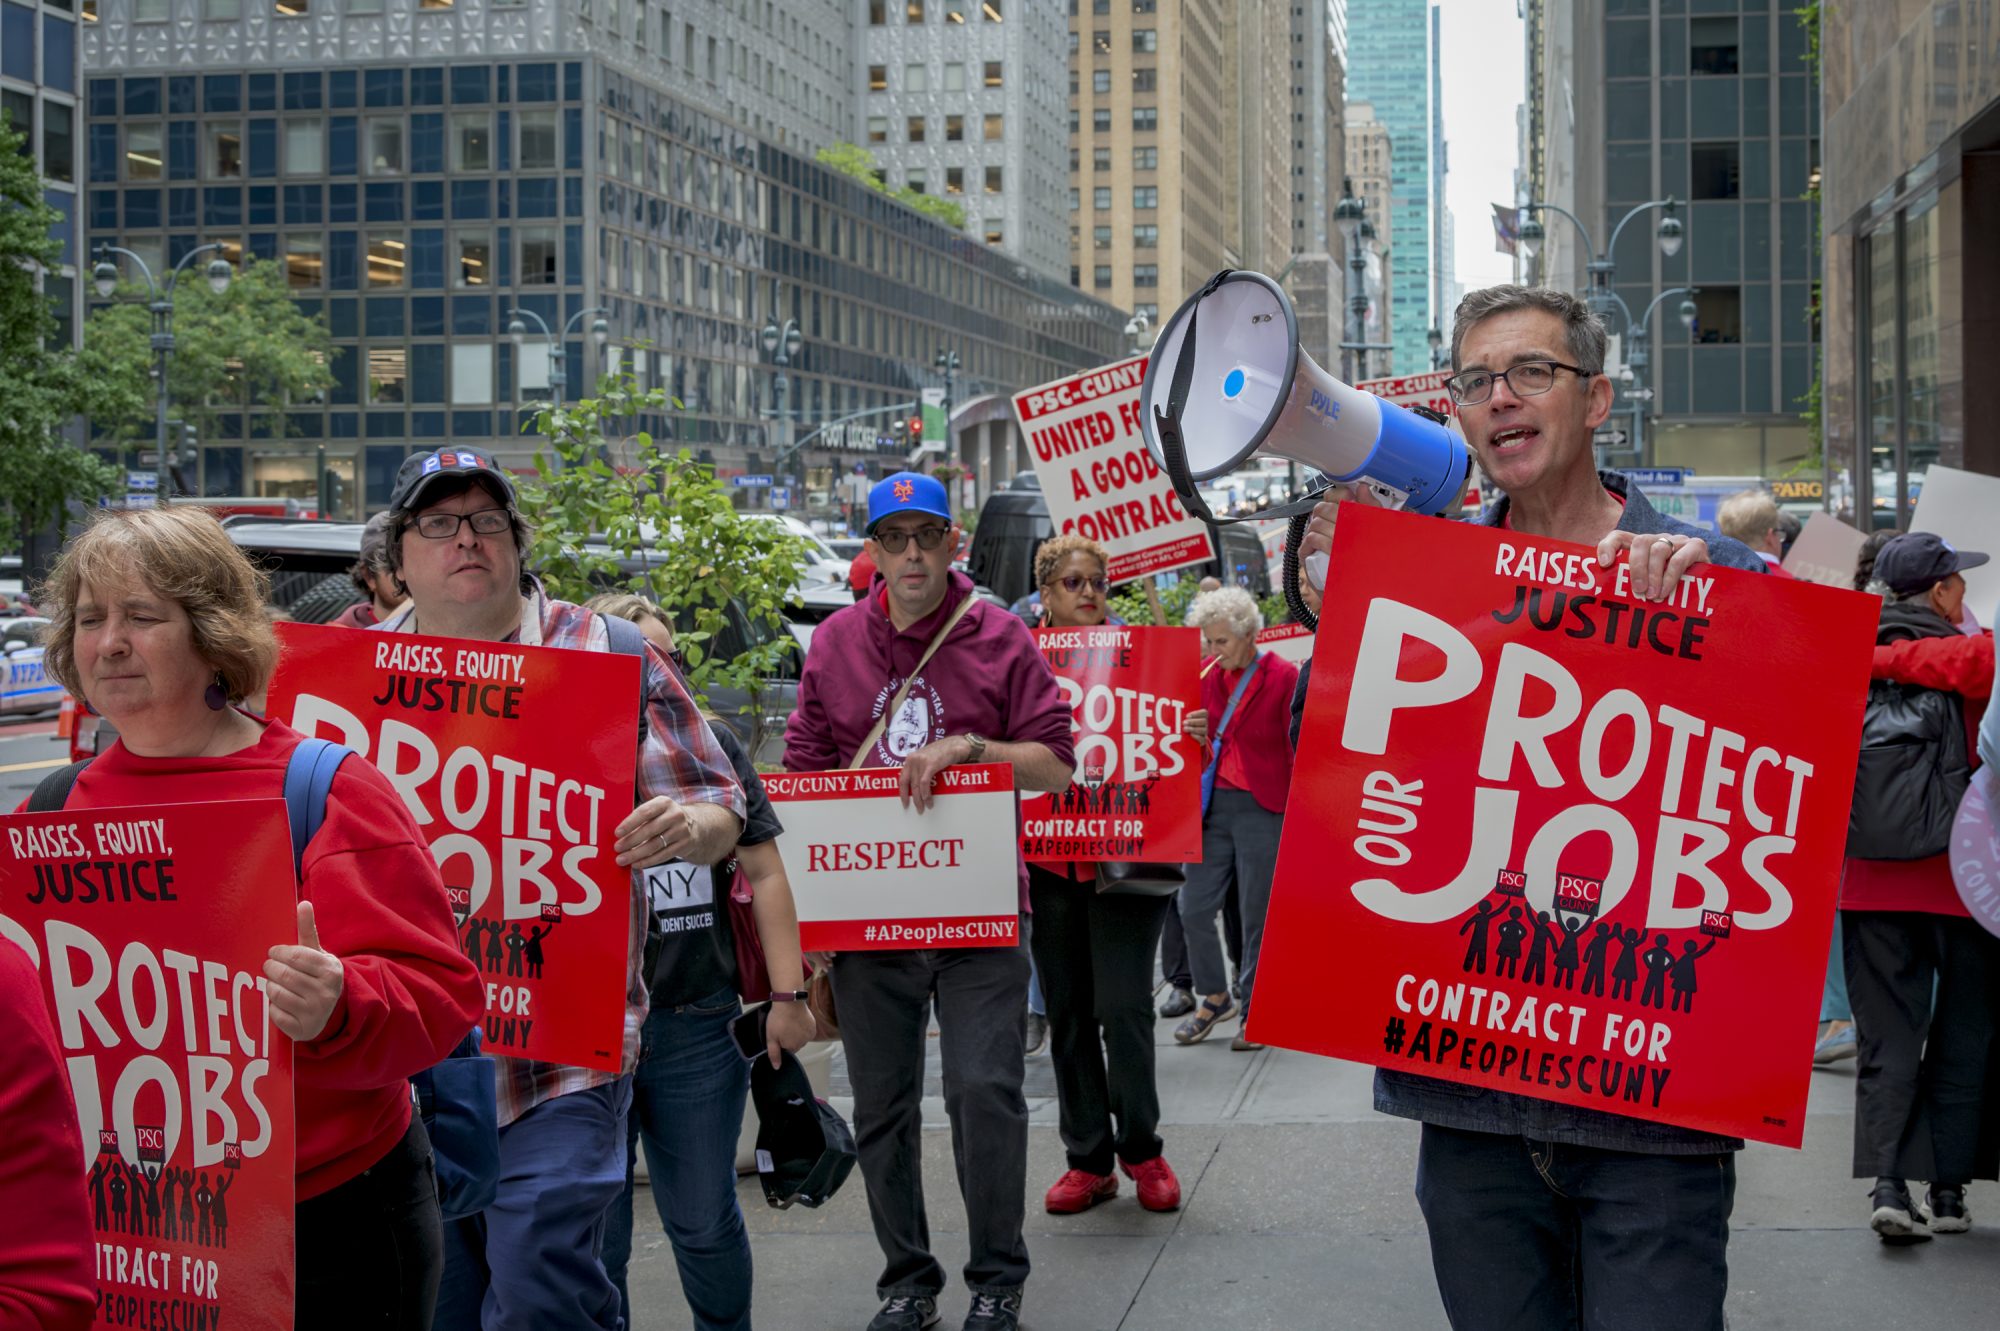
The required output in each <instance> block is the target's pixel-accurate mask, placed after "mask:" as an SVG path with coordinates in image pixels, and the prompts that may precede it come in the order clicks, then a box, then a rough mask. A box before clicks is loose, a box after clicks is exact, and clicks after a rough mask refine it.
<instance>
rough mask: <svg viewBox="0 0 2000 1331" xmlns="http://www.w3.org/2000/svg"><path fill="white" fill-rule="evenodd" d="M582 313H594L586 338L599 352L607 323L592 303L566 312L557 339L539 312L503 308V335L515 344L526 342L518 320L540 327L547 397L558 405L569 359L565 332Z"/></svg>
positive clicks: (571, 329)
mask: <svg viewBox="0 0 2000 1331" xmlns="http://www.w3.org/2000/svg"><path fill="white" fill-rule="evenodd" d="M586 314H594V315H596V316H597V318H596V319H594V320H592V321H591V325H590V340H591V343H592V344H593V345H594V346H596V347H597V348H598V350H600V351H602V350H603V349H604V344H605V343H606V342H609V341H610V340H611V325H610V324H609V323H607V322H605V319H604V315H605V310H604V308H603V307H602V306H599V305H593V306H591V307H590V308H589V309H587V310H578V311H577V312H576V313H575V314H572V315H570V317H569V322H568V323H566V324H564V325H563V331H562V337H561V338H560V339H558V338H557V337H556V335H555V334H554V333H553V332H551V331H550V330H549V324H548V320H546V319H544V318H542V316H541V315H539V314H536V313H535V312H534V311H533V310H526V309H517V310H509V311H507V320H508V323H507V336H508V337H510V338H512V339H513V340H514V345H515V346H517V347H520V346H525V345H526V344H527V341H528V325H526V324H525V323H522V322H521V320H522V319H524V318H527V319H533V320H534V321H535V327H537V328H539V329H541V330H542V337H543V339H544V340H545V341H547V342H548V344H549V400H550V402H552V403H553V404H554V405H555V406H558V407H560V406H561V405H562V403H563V387H564V385H566V384H568V383H569V370H568V366H567V362H568V360H569V350H568V343H569V335H570V334H571V333H574V332H575V331H576V326H577V324H578V323H579V322H581V321H582V319H583V316H584V315H586Z"/></svg>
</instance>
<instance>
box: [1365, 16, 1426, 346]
mask: <svg viewBox="0 0 2000 1331" xmlns="http://www.w3.org/2000/svg"><path fill="white" fill-rule="evenodd" d="M1430 9H1431V0H1348V3H1347V44H1348V50H1349V52H1350V56H1349V60H1348V68H1347V99H1348V100H1349V101H1351V102H1368V103H1370V104H1371V105H1373V106H1374V108H1375V118H1376V119H1377V120H1379V121H1380V122H1381V123H1382V124H1383V125H1384V126H1385V127H1386V128H1387V129H1388V131H1389V141H1390V146H1391V156H1390V167H1391V172H1392V174H1391V177H1390V178H1391V180H1392V181H1393V182H1394V190H1393V197H1392V199H1391V200H1390V208H1389V221H1390V226H1391V228H1392V232H1391V236H1390V246H1389V264H1390V271H1391V275H1392V276H1391V281H1390V284H1389V291H1390V297H1389V300H1390V308H1389V339H1388V340H1389V341H1391V342H1393V343H1394V344H1395V348H1396V349H1395V351H1394V352H1393V353H1392V355H1393V360H1394V365H1393V368H1394V370H1395V372H1396V373H1398V374H1415V373H1419V372H1421V371H1424V370H1428V369H1430V365H1431V359H1430V355H1431V353H1430V346H1429V344H1428V343H1427V342H1426V341H1425V337H1426V335H1427V334H1428V333H1429V332H1430V328H1431V324H1432V322H1433V320H1434V319H1435V318H1437V317H1439V316H1438V314H1437V313H1436V311H1434V309H1433V307H1432V299H1433V294H1434V292H1435V291H1436V290H1437V287H1438V282H1439V281H1440V280H1441V275H1440V274H1438V273H1437V272H1436V269H1437V267H1438V264H1439V262H1440V260H1441V258H1442V256H1441V255H1439V254H1438V253H1436V249H1435V243H1434V242H1435V240H1436V236H1435V234H1434V228H1433V219H1432V212H1433V210H1434V208H1435V207H1436V205H1438V204H1442V203H1443V200H1442V199H1441V198H1437V197H1435V191H1437V190H1438V189H1439V188H1440V187H1441V185H1442V182H1443V178H1444V163H1443V161H1442V159H1441V149H1442V145H1441V135H1442V129H1441V128H1440V126H1439V125H1438V124H1437V123H1436V120H1437V105H1438V103H1437V100H1436V98H1435V96H1434V92H1433V87H1432V83H1433V79H1434V77H1435V72H1436V69H1437V63H1436V55H1435V52H1434V51H1433V49H1432V37H1433V33H1434V31H1435V29H1434V27H1433V24H1432V19H1431V14H1430ZM1371 359H1372V358H1371ZM1378 363H1379V362H1378Z"/></svg>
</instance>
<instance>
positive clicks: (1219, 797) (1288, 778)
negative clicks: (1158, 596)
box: [1174, 587, 1299, 1050]
mask: <svg viewBox="0 0 2000 1331" xmlns="http://www.w3.org/2000/svg"><path fill="white" fill-rule="evenodd" d="M1187 622H1188V625H1189V626H1190V627H1192V628H1198V629H1200V630H1201V638H1202V648H1203V650H1204V651H1206V652H1207V653H1208V654H1209V655H1210V656H1211V657H1213V658H1214V660H1213V663H1212V665H1211V667H1210V668H1208V669H1207V671H1206V673H1205V674H1203V676H1202V680H1201V704H1202V710H1201V711H1200V712H1198V713H1195V714H1193V715H1191V716H1190V717H1189V718H1188V722H1189V724H1188V730H1189V733H1190V734H1193V735H1194V736H1195V739H1196V741H1197V742H1199V743H1201V744H1203V745H1205V746H1206V747H1207V751H1208V767H1207V770H1206V771H1204V772H1203V773H1202V778H1201V783H1202V820H1201V845H1202V859H1201V863H1200V864H1191V865H1189V866H1188V880H1187V885H1186V886H1185V887H1183V888H1182V889H1181V898H1180V907H1181V924H1182V926H1183V927H1184V928H1185V929H1186V931H1187V949H1188V963H1189V965H1190V967H1191V968H1192V970H1193V971H1194V983H1195V990H1196V992H1197V993H1199V994H1201V995H1202V999H1201V1003H1200V1004H1199V1005H1198V1006H1197V1007H1196V1008H1195V1010H1194V1013H1193V1015H1191V1016H1189V1017H1188V1019H1187V1020H1186V1021H1183V1022H1182V1023H1181V1024H1180V1025H1179V1026H1177V1027H1175V1028H1174V1039H1176V1040H1178V1041H1179V1042H1180V1043H1182V1044H1194V1043H1196V1042H1197V1041H1199V1040H1203V1039H1206V1038H1207V1037H1208V1033H1209V1032H1210V1031H1211V1030H1213V1029H1214V1028H1215V1025H1216V1023H1217V1022H1220V1021H1226V1020H1227V1019H1228V1018H1229V1017H1230V1016H1232V1015H1234V1013H1235V1012H1236V1001H1235V999H1233V998H1232V997H1231V996H1230V993H1229V976H1228V973H1227V972H1226V971H1225V970H1224V969H1223V961H1222V939H1221V936H1220V935H1219V934H1218V933H1217V932H1216V927H1215V917H1216V913H1217V912H1218V911H1220V910H1221V909H1222V903H1223V900H1224V898H1226V897H1227V896H1228V895H1229V888H1230V885H1231V884H1232V883H1233V884H1234V885H1235V887H1236V892H1237V898H1238V901H1239V902H1240V903H1241V905H1242V909H1243V964H1242V967H1241V972H1240V974H1239V976H1238V979H1239V980H1240V981H1241V982H1242V988H1243V1012H1244V1020H1245V1022H1248V1020H1249V1012H1250V1002H1251V986H1252V984H1253V982H1254V981H1255V979H1256V976H1257V951H1258V948H1259V946H1260V945H1261V944H1262V942H1263V939H1264V912H1265V910H1266V909H1267V908H1268V907H1269V905H1270V903H1271V877H1272V874H1273V873H1274V872H1275V871H1276V869H1277V867H1278V831H1279V829H1280V828H1281V827H1282V826H1283V825H1284V812H1285V796H1286V794H1287V793H1288V792H1289V791H1290V789H1291V782H1292V737H1291V727H1290V720H1291V705H1292V689H1293V687H1294V686H1295V685H1297V683H1298V679H1299V668H1298V667H1297V666H1295V665H1293V664H1292V663H1291V662H1290V661H1287V660H1285V659H1284V658H1283V657H1281V656H1276V655H1274V654H1272V653H1270V652H1260V651H1258V650H1257V631H1258V630H1259V629H1261V628H1263V627H1264V616H1263V614H1262V612H1260V611H1259V610H1258V609H1257V602H1256V601H1255V600H1254V599H1252V598H1251V595H1250V593H1249V592H1246V591H1244V590H1243V589H1242V588H1241V587H1224V588H1222V589H1221V590H1220V591H1213V592H1203V593H1202V594H1201V595H1200V596H1197V597H1195V598H1194V604H1193V605H1191V606H1189V607H1188V613H1187ZM1197 723H1199V724H1197ZM1229 1047H1230V1048H1231V1049H1236V1050H1251V1049H1257V1048H1260V1047H1261V1046H1259V1045H1255V1044H1252V1043H1251V1041H1250V1037H1249V1036H1248V1035H1246V1034H1244V1033H1243V1031H1242V1030H1240V1029H1239V1030H1238V1031H1237V1033H1236V1038H1235V1039H1233V1040H1231V1041H1230V1042H1229Z"/></svg>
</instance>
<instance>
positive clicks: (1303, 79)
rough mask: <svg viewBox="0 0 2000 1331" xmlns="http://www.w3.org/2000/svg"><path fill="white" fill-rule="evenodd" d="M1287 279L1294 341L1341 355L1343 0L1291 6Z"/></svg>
mask: <svg viewBox="0 0 2000 1331" xmlns="http://www.w3.org/2000/svg"><path fill="white" fill-rule="evenodd" d="M1291 15H1292V18H1291V34H1290V36H1291V67H1290V69H1289V71H1288V77H1289V78H1290V81H1291V88H1292V96H1291V106H1290V108H1289V115H1288V117H1287V121H1288V125H1289V129H1290V134H1291V162H1290V171H1291V178H1290V180H1289V182H1288V183H1289V185H1290V186H1291V225H1292V230H1291V246H1290V257H1289V259H1288V260H1287V262H1289V263H1290V264H1291V265H1292V276H1291V280H1290V281H1289V282H1287V283H1286V284H1285V289H1286V290H1287V291H1289V292H1290V293H1291V295H1292V303H1293V305H1294V306H1295V307H1296V308H1297V310H1298V316H1299V345H1300V346H1301V347H1302V348H1304V349H1305V351H1306V353H1307V354H1308V355H1310V356H1311V357H1312V358H1313V359H1314V360H1315V361H1318V362H1319V363H1320V364H1321V365H1323V366H1333V365H1338V364H1339V363H1340V343H1341V341H1342V338H1343V335H1344V328H1345V324H1344V320H1345V318H1346V303H1347V302H1346V271H1347V270H1346V268H1345V267H1344V266H1343V265H1342V263H1341V257H1340V235H1339V233H1338V231H1336V230H1335V228H1334V221H1333V210H1334V206H1335V204H1336V202H1337V201H1338V199H1339V197H1340V182H1341V163H1342V162H1343V161H1344V160H1345V159H1346V155H1347V146H1346V145H1347V141H1346V114H1345V105H1346V101H1347V62H1346V55H1345V53H1344V51H1343V50H1342V47H1341V45H1340V43H1341V42H1342V41H1343V40H1344V38H1345V33H1346V0H1299V2H1298V3H1295V4H1293V5H1292V6H1291Z"/></svg>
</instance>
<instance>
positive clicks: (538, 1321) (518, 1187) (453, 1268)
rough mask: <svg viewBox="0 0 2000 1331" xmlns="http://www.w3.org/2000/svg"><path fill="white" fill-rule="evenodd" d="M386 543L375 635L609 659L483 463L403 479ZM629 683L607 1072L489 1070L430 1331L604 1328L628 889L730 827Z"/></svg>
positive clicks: (724, 850) (704, 742)
mask: <svg viewBox="0 0 2000 1331" xmlns="http://www.w3.org/2000/svg"><path fill="white" fill-rule="evenodd" d="M389 532H390V539H389V557H390V561H391V564H392V567H393V569H394V571H395V573H396V575H397V576H398V577H400V578H401V579H402V580H403V582H404V583H405V584H406V585H407V586H408V587H409V589H410V601H409V604H408V605H406V606H405V607H404V608H403V609H402V610H400V611H398V612H397V613H396V614H394V615H392V616H390V617H389V618H388V619H387V620H384V621H383V622H382V623H381V624H380V625H379V626H378V631H380V632H384V633H424V634H429V635H432V636H438V637H450V638H469V639H473V640H476V641H482V642H515V643H521V644H523V645H525V646H530V647H567V648H571V649H573V650H577V651H594V652H602V651H608V650H610V641H609V637H608V635H607V633H606V631H605V626H604V621H603V620H602V619H601V618H599V617H598V616H597V615H595V614H593V613H592V612H591V611H588V610H586V609H584V608H583V607H582V606H577V605H571V604H569V603H567V602H564V601H555V600H551V599H549V598H548V597H546V596H545V595H543V594H542V591H541V589H540V588H539V587H538V586H536V585H535V584H534V582H533V580H532V579H524V578H523V576H522V569H521V558H522V555H523V553H524V551H525V550H526V549H527V530H526V527H525V526H524V525H523V523H522V521H521V516H520V513H519V511H518V509H517V506H516V501H515V495H514V485H513V481H512V480H511V479H510V478H509V477H508V475H507V474H506V473H505V472H504V471H502V470H500V468H499V467H498V466H496V465H495V464H494V462H493V460H492V459H491V458H490V457H488V456H486V455H485V454H482V453H479V452H475V451H473V450H470V449H449V450H440V451H439V452H437V453H432V454H420V455H418V456H416V457H412V458H410V459H409V460H408V461H406V462H405V463H404V464H403V467H402V470H401V471H400V472H399V473H398V474H397V477H396V492H395V495H394V496H393V497H392V499H391V503H390V509H389ZM643 667H644V697H643V699H642V701H641V706H642V707H643V709H644V721H645V740H644V743H643V744H642V745H641V746H640V749H639V766H638V787H639V789H638V797H639V800H640V803H639V807H638V808H636V809H634V810H633V811H632V814H631V816H630V817H628V818H626V819H625V820H624V821H623V822H621V823H620V824H619V825H618V827H617V829H616V831H615V833H614V835H615V836H616V837H617V843H616V847H615V848H616V850H617V852H618V863H619V865H620V866H622V867H625V868H629V869H631V870H632V893H631V897H630V905H629V913H630V918H631V948H630V951H629V953H628V959H627V963H626V975H625V979H626V986H625V1000H626V1003H625V1058H624V1069H623V1071H622V1072H620V1073H615V1074H614V1073H609V1072H594V1071H590V1070H588V1069H585V1068H574V1067H567V1066H564V1065H562V1064H558V1063H539V1062H534V1061H531V1060H528V1059H519V1058H500V1059H498V1060H496V1061H497V1063H498V1065H499V1074H498V1082H499V1105H500V1181H499V1195H498V1197H497V1198H496V1199H495V1200H494V1203H493V1205H492V1206H490V1207H488V1208H487V1209H486V1210H485V1211H483V1212H481V1213H480V1214H479V1215H477V1216H472V1217H468V1218H466V1219H463V1220H456V1221H447V1222H446V1224H445V1234H444V1247H445V1274H444V1284H443V1288H442V1289H441V1290H440V1292H439V1297H438V1310H437V1321H436V1326H437V1328H438V1329H439V1331H481V1329H483V1331H503V1328H504V1329H507V1331H512V1329H513V1328H520V1329H521V1331H527V1329H528V1328H536V1329H537V1331H539V1329H540V1328H546V1327H564V1328H603V1329H604V1331H617V1328H618V1326H619V1324H620V1314H619V1303H618V1292H617V1290H616V1289H615V1288H614V1287H613V1286H612V1284H611V1281H610V1278H609V1277H608V1276H606V1274H605V1272H604V1266H603V1263H602V1261H601V1260H600V1259H599V1251H600V1247H601V1244H602V1240H603V1229H604V1214H605V1210H606V1208H607V1207H608V1206H609V1205H610V1204H611V1203H612V1201H614V1200H615V1199H616V1198H617V1197H618V1196H619V1195H620V1193H621V1192H622V1191H623V1189H624V1186H625V1129H624V1119H625V1114H626V1112H627V1110H628V1108H629V1106H630V1104H631V1098H632V1075H631V1074H632V1068H633V1066H634V1064H636V1063H637V1061H638V1057H639V1031H640V1028H641V1026H643V1025H644V1023H645V1020H646V993H647V985H646V977H645V976H644V975H643V974H642V973H641V967H642V959H643V954H644V942H645V933H646V916H647V912H648V909H649V908H648V906H647V903H646V894H645V888H644V881H645V880H644V877H643V872H642V871H643V870H645V869H648V868H651V867H652V866H654V865H657V864H664V863H665V862H667V861H668V860H673V859H681V860H687V861H691V862H694V863H699V864H714V863H717V862H719V861H721V860H723V859H726V858H727V857H728V856H729V853H730V852H731V850H732V849H734V847H735V845H736V838H737V834H738V833H739V832H740V831H741V830H742V826H743V811H744V802H743V791H742V788H741V787H739V786H738V785H737V783H736V779H735V776H734V774H733V772H732V769H731V767H730V764H729V759H728V757H727V756H726V755H724V753H723V752H722V749H721V746H719V745H718V744H717V743H716V742H715V738H714V736H713V735H711V734H710V733H709V729H708V726H707V723H705V722H704V721H703V720H702V719H701V715H700V713H699V712H697V711H696V709H695V705H694V700H693V699H692V698H690V697H689V696H688V693H687V690H686V689H685V688H684V687H683V686H682V684H681V681H680V678H679V676H678V675H677V674H676V673H675V672H674V670H673V668H672V667H671V666H669V665H668V664H667V662H666V661H665V659H664V658H662V657H661V656H660V655H659V653H658V652H657V651H655V650H653V649H652V648H650V647H649V648H648V649H647V650H646V654H645V657H644V661H643ZM361 1278H365V1273H361Z"/></svg>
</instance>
